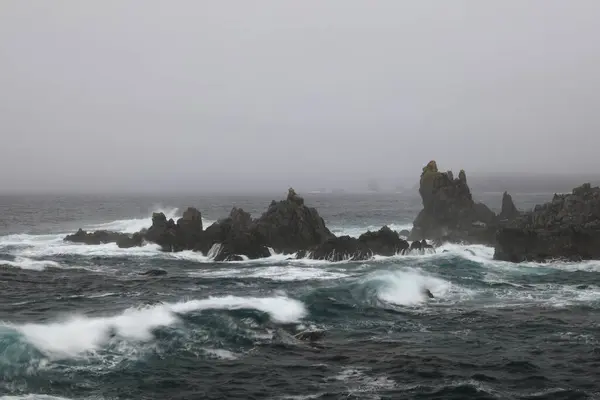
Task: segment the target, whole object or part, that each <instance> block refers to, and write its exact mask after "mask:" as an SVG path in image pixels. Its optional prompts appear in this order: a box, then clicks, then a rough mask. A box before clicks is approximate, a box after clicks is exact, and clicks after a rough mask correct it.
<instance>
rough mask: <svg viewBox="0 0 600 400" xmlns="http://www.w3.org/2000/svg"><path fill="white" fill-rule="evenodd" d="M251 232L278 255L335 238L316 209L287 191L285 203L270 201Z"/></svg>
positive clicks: (292, 190)
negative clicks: (255, 233) (254, 232)
mask: <svg viewBox="0 0 600 400" xmlns="http://www.w3.org/2000/svg"><path fill="white" fill-rule="evenodd" d="M253 229H254V230H255V231H256V232H257V233H258V234H260V235H261V236H262V237H263V238H264V240H265V242H266V243H269V246H270V247H272V248H273V249H274V250H275V251H276V252H278V253H295V252H297V251H298V250H303V249H308V248H311V247H313V246H316V245H319V244H321V243H324V242H326V241H327V240H329V239H332V238H334V237H335V235H333V233H331V231H330V230H329V229H327V227H326V226H325V221H324V220H323V218H321V216H320V215H319V213H318V212H317V210H316V209H315V208H312V207H307V206H306V205H305V204H304V199H303V198H302V197H300V196H298V195H297V194H296V192H295V191H294V189H291V188H290V189H289V191H288V195H287V198H286V199H285V200H283V201H279V202H275V201H273V202H271V204H270V205H269V208H268V209H267V211H266V212H265V213H264V214H263V215H261V216H260V218H258V219H257V220H256V221H255V222H254V224H253Z"/></svg>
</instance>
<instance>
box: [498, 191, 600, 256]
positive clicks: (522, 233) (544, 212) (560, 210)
mask: <svg viewBox="0 0 600 400" xmlns="http://www.w3.org/2000/svg"><path fill="white" fill-rule="evenodd" d="M494 258H495V259H497V260H505V261H513V262H522V261H548V260H552V259H566V260H573V261H577V260H587V259H600V188H598V187H591V185H590V184H589V183H587V184H584V185H582V186H579V187H576V188H574V189H573V191H572V193H569V194H562V195H554V197H553V199H552V200H551V201H550V202H548V203H545V204H543V205H538V206H536V207H535V208H534V210H533V211H531V212H527V213H524V214H522V215H520V216H519V217H517V218H516V219H514V220H513V221H511V222H510V223H509V224H507V225H506V226H503V227H501V228H500V229H499V230H498V232H497V235H496V245H495V251H494Z"/></svg>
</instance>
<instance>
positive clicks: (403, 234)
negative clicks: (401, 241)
mask: <svg viewBox="0 0 600 400" xmlns="http://www.w3.org/2000/svg"><path fill="white" fill-rule="evenodd" d="M399 234H400V236H404V237H409V236H410V231H409V230H408V229H402V230H401V231H400V232H399Z"/></svg>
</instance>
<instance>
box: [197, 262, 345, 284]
mask: <svg viewBox="0 0 600 400" xmlns="http://www.w3.org/2000/svg"><path fill="white" fill-rule="evenodd" d="M188 274H189V276H193V277H199V278H209V279H218V278H238V279H252V278H254V279H268V280H272V281H279V282H291V281H307V280H319V281H321V280H332V279H342V278H347V277H349V276H352V275H351V274H350V273H349V272H348V271H345V270H339V269H336V270H331V269H326V268H323V267H320V268H315V267H302V266H294V265H293V264H288V265H284V266H270V265H265V266H257V267H242V268H223V269H210V270H202V271H191V272H189V273H188Z"/></svg>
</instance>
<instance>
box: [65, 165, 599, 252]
mask: <svg viewBox="0 0 600 400" xmlns="http://www.w3.org/2000/svg"><path fill="white" fill-rule="evenodd" d="M419 183H420V184H419V194H420V195H421V199H422V202H423V209H422V210H421V211H420V212H419V214H418V215H417V217H416V218H415V220H414V223H413V230H412V231H411V232H410V233H409V232H401V233H402V234H408V241H407V240H404V239H403V238H402V237H401V236H400V234H399V233H398V232H395V231H393V230H391V229H390V228H389V227H387V226H383V227H382V228H381V229H380V230H378V231H376V232H371V231H367V232H365V233H363V234H362V235H360V236H359V237H358V238H355V237H350V236H340V237H338V236H336V235H334V234H333V233H332V232H331V231H330V230H329V229H328V228H327V226H326V225H325V221H324V220H323V218H321V216H320V215H319V213H318V211H317V210H316V209H315V208H313V207H308V206H306V205H305V203H304V199H303V198H302V197H300V196H299V195H298V194H297V193H296V192H295V191H294V189H291V188H290V189H289V191H288V195H287V197H286V199H285V200H282V201H279V202H276V201H272V202H271V204H270V205H269V207H268V208H267V210H266V211H265V212H264V213H263V214H262V215H261V216H260V217H259V218H256V219H253V218H252V217H251V215H250V214H249V213H247V212H245V211H244V210H242V209H240V208H233V209H232V210H231V212H230V214H229V216H228V217H226V218H224V219H221V220H219V221H217V222H215V223H213V224H212V225H210V226H208V227H207V228H206V229H204V227H203V224H202V215H201V213H200V211H198V210H197V209H196V208H192V207H190V208H188V209H187V210H186V211H185V212H184V213H183V215H182V217H181V218H180V219H178V220H177V221H176V222H175V221H174V220H173V219H169V220H167V218H166V216H165V215H164V214H163V213H154V214H153V215H152V225H151V226H150V227H149V228H148V229H143V230H142V231H140V232H137V233H135V234H132V235H130V234H125V233H120V232H110V231H96V232H90V233H88V232H85V231H83V230H81V229H80V230H79V231H77V232H76V233H75V234H72V235H68V236H67V237H65V239H64V240H66V241H69V242H76V243H85V244H89V245H97V244H102V243H116V244H117V245H118V246H119V247H121V248H129V247H135V246H142V245H144V244H145V243H156V244H158V245H160V247H161V249H162V250H163V251H167V252H177V251H183V250H192V251H199V252H202V253H203V254H209V252H210V253H211V255H212V256H214V260H215V261H234V260H244V259H258V258H264V257H269V256H270V255H271V254H272V253H273V252H275V253H279V254H289V255H294V256H295V257H298V258H304V257H307V258H313V259H324V260H329V261H341V260H345V259H353V260H366V259H369V258H372V257H373V256H374V255H381V256H392V255H396V254H408V253H410V252H414V251H420V252H423V251H435V250H434V249H433V246H432V245H431V244H429V243H428V242H427V240H430V241H433V243H434V244H435V245H440V244H442V243H445V242H453V243H462V244H484V245H488V246H493V247H494V248H495V252H494V258H495V259H497V260H503V261H511V262H522V261H549V260H553V259H566V260H584V259H599V258H600V188H598V187H591V186H590V185H589V184H584V185H582V186H580V187H577V188H575V189H573V192H572V193H570V194H561V195H558V194H556V195H554V198H553V199H552V201H550V202H548V203H546V204H543V205H538V206H536V207H535V209H534V210H532V211H530V212H520V211H519V210H518V209H517V208H516V206H515V204H514V203H513V200H512V197H511V196H510V195H509V194H508V193H506V192H504V194H503V196H502V208H501V212H500V214H495V213H494V212H493V211H492V210H490V208H489V207H487V206H486V205H485V204H483V203H478V202H475V201H474V200H473V196H472V194H471V190H470V189H469V185H468V184H467V176H466V173H465V171H463V170H461V171H460V172H459V174H458V177H457V178H454V174H453V173H452V171H447V172H441V171H439V170H438V166H437V163H436V162H435V161H430V162H429V163H428V164H427V165H426V166H425V167H424V168H423V171H422V173H421V177H420V182H419ZM409 241H410V242H409ZM411 242H412V243H411Z"/></svg>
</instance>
